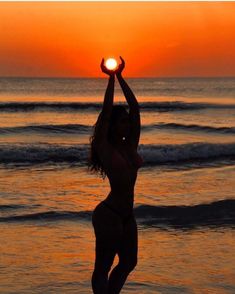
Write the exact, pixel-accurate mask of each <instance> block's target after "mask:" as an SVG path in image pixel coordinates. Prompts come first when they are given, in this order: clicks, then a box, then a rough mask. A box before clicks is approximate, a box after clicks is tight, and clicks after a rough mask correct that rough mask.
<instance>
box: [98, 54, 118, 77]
mask: <svg viewBox="0 0 235 294" xmlns="http://www.w3.org/2000/svg"><path fill="white" fill-rule="evenodd" d="M100 67H101V70H102V72H103V73H105V74H106V75H109V76H114V74H115V71H113V70H110V69H108V68H107V67H106V66H105V64H104V58H103V59H102V61H101V64H100Z"/></svg>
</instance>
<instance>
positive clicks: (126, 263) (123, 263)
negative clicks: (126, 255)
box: [119, 258, 137, 273]
mask: <svg viewBox="0 0 235 294" xmlns="http://www.w3.org/2000/svg"><path fill="white" fill-rule="evenodd" d="M136 265H137V258H132V259H128V260H120V261H119V266H120V267H122V268H123V270H124V271H125V272H128V273H129V272H131V271H133V270H134V268H135V267H136Z"/></svg>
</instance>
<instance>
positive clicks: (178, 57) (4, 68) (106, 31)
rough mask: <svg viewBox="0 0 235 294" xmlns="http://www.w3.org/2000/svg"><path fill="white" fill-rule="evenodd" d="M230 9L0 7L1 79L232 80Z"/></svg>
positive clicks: (233, 9)
mask: <svg viewBox="0 0 235 294" xmlns="http://www.w3.org/2000/svg"><path fill="white" fill-rule="evenodd" d="M234 15H235V3H233V2H226V3H225V2H179V3H176V2H125V3H124V2H69V3H65V2H15V3H12V2H0V42H1V45H0V76H24V77H26V76H32V77H43V76H44V77H103V76H104V75H103V74H102V73H101V72H100V68H99V64H100V61H101V58H102V57H110V56H113V57H118V56H119V55H121V56H122V57H123V58H124V59H125V60H126V70H125V75H126V76H129V77H149V76H152V77H188V76H203V77H206V76H235V17H234Z"/></svg>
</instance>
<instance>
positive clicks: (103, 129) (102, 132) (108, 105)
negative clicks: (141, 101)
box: [96, 59, 115, 144]
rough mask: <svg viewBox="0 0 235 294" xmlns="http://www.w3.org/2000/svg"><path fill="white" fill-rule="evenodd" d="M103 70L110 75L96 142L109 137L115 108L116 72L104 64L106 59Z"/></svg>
mask: <svg viewBox="0 0 235 294" xmlns="http://www.w3.org/2000/svg"><path fill="white" fill-rule="evenodd" d="M100 67H101V70H102V72H104V73H105V74H107V75H109V81H108V85H107V88H106V91H105V95H104V102H103V106H102V111H101V113H100V115H99V119H98V121H97V124H96V143H98V144H99V143H103V141H104V140H105V139H106V138H107V133H108V127H109V119H110V117H111V113H112V108H113V96H114V83H115V73H114V71H111V70H108V69H107V68H106V66H105V65H104V59H102V62H101V65H100Z"/></svg>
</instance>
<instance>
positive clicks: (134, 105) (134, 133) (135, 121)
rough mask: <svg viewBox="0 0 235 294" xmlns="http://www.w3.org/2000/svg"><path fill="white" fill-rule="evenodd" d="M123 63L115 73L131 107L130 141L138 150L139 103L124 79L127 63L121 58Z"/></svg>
mask: <svg viewBox="0 0 235 294" xmlns="http://www.w3.org/2000/svg"><path fill="white" fill-rule="evenodd" d="M120 59H121V61H122V63H121V64H120V65H119V67H118V69H117V70H116V71H115V72H116V76H117V78H118V81H119V84H120V86H121V88H122V91H123V94H124V96H125V98H126V101H127V103H128V105H129V110H130V111H129V115H130V123H131V136H130V139H131V141H132V142H133V143H134V146H135V147H136V148H137V146H138V144H139V138H140V110H139V103H138V101H137V99H136V97H135V95H134V93H133V92H132V90H131V88H130V87H129V86H128V84H127V82H126V81H125V80H124V78H123V77H122V71H123V69H124V68H125V61H124V60H123V58H122V57H121V56H120Z"/></svg>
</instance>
